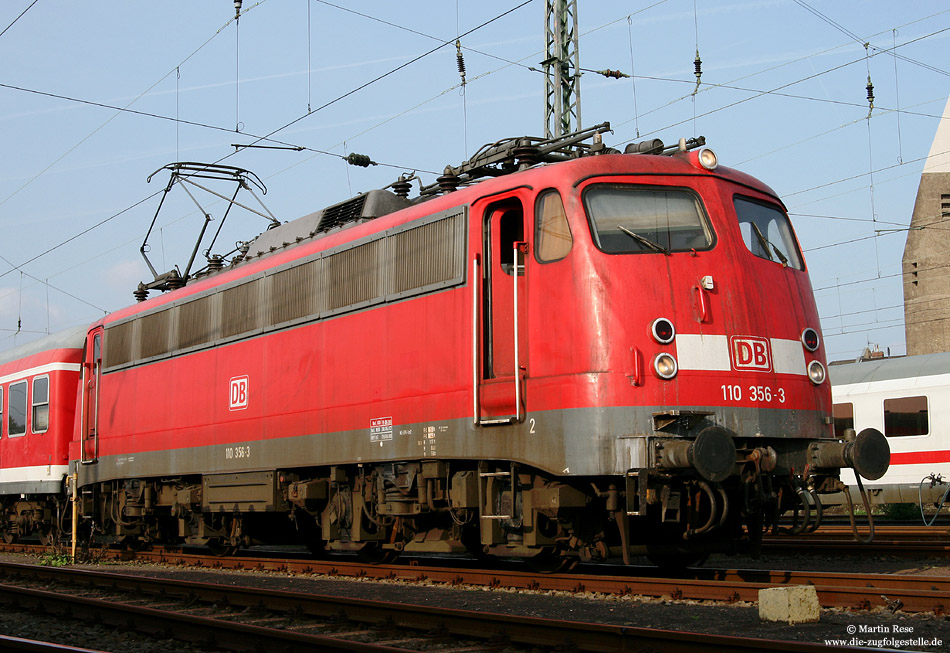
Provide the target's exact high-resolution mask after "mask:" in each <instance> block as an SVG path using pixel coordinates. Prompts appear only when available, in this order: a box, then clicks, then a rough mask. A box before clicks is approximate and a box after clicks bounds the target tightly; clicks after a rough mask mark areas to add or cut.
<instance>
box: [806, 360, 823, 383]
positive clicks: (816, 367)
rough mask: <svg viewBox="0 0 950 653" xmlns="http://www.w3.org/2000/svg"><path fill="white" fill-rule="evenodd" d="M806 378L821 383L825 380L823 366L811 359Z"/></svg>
mask: <svg viewBox="0 0 950 653" xmlns="http://www.w3.org/2000/svg"><path fill="white" fill-rule="evenodd" d="M808 380H809V381H811V382H812V383H814V384H815V385H821V384H822V383H824V382H825V366H824V365H822V364H821V363H819V362H818V361H812V362H810V363H809V364H808Z"/></svg>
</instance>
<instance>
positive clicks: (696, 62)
mask: <svg viewBox="0 0 950 653" xmlns="http://www.w3.org/2000/svg"><path fill="white" fill-rule="evenodd" d="M693 69H694V70H693V74H694V75H696V88H695V89H693V95H696V93H697V92H698V91H699V85H700V84H702V80H703V60H702V59H700V58H699V48H696V58H695V59H693Z"/></svg>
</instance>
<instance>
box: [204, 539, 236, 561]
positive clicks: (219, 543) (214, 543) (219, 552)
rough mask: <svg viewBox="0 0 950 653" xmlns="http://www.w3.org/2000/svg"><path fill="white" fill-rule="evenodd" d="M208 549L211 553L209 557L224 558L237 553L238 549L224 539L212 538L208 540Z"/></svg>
mask: <svg viewBox="0 0 950 653" xmlns="http://www.w3.org/2000/svg"><path fill="white" fill-rule="evenodd" d="M208 549H209V550H210V551H211V555H215V556H218V557H219V558H224V557H227V556H233V555H234V554H235V553H237V550H238V547H237V545H235V544H230V543H229V542H228V541H227V540H225V539H224V538H221V537H213V538H211V539H210V540H208Z"/></svg>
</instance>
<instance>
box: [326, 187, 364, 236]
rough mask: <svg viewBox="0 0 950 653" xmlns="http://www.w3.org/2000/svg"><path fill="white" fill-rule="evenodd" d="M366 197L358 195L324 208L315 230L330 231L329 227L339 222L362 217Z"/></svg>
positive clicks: (338, 224) (335, 225)
mask: <svg viewBox="0 0 950 653" xmlns="http://www.w3.org/2000/svg"><path fill="white" fill-rule="evenodd" d="M366 197H367V196H366V195H359V196H357V197H354V198H353V199H351V200H347V201H345V202H340V203H339V204H334V205H333V206H330V207H327V208H326V209H324V211H323V217H322V218H320V224H318V225H317V229H316V230H317V232H322V231H330V229H333V228H334V227H339V226H340V225H341V224H345V223H347V222H353V221H354V220H359V219H360V218H361V217H363V205H365V204H366Z"/></svg>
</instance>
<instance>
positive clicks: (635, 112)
mask: <svg viewBox="0 0 950 653" xmlns="http://www.w3.org/2000/svg"><path fill="white" fill-rule="evenodd" d="M325 4H327V3H325ZM657 4H659V3H657ZM308 7H309V3H308ZM466 51H468V50H467V49H466ZM519 65H520V64H519ZM634 83H635V80H634ZM308 99H309V98H308ZM308 104H309V103H308ZM309 109H310V107H309V106H308V110H309ZM634 114H635V115H637V111H636V109H635V111H634ZM637 129H638V131H639V125H637ZM348 139H352V137H348ZM334 156H339V155H338V154H335V155H334Z"/></svg>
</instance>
